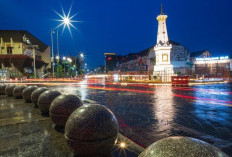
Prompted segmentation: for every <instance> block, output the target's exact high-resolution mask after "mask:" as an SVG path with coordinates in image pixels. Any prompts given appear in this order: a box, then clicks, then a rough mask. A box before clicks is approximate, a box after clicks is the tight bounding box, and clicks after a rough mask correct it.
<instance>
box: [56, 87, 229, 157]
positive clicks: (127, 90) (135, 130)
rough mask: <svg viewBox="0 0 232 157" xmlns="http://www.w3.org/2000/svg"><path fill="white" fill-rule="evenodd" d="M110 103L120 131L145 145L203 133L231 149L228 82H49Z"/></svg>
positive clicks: (205, 136)
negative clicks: (180, 85) (169, 138)
mask: <svg viewBox="0 0 232 157" xmlns="http://www.w3.org/2000/svg"><path fill="white" fill-rule="evenodd" d="M52 88H54V89H57V90H59V91H61V92H62V93H73V94H78V95H79V96H80V97H81V98H82V99H83V100H84V99H90V100H93V101H95V102H96V103H99V104H102V105H105V106H107V107H109V108H110V109H111V110H112V111H113V113H114V114H115V115H116V117H117V119H118V122H119V125H120V132H121V133H122V134H123V135H125V136H127V137H128V138H130V139H131V140H133V141H135V142H136V143H138V144H139V145H141V146H143V147H147V146H148V145H150V144H151V143H153V142H155V141H157V140H159V139H162V138H165V137H169V136H177V135H181V136H190V137H194V138H198V139H202V140H204V141H206V142H208V143H211V144H213V145H214V146H216V147H219V148H221V149H223V150H224V151H225V152H227V153H228V154H230V155H232V152H231V148H232V92H231V91H232V85H231V84H213V85H197V86H190V87H172V86H161V85H158V86H148V85H133V84H132V85H130V84H128V85H127V86H126V85H123V86H121V85H112V84H111V85H99V84H98V85H94V84H92V85H86V84H83V85H81V86H76V87H75V86H73V85H72V86H70V87H67V86H66V87H59V86H56V87H52Z"/></svg>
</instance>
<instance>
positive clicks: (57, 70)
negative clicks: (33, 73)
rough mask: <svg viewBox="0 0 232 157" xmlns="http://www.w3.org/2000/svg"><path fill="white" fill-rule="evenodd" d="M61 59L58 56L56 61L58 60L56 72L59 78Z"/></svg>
mask: <svg viewBox="0 0 232 157" xmlns="http://www.w3.org/2000/svg"><path fill="white" fill-rule="evenodd" d="M59 59H60V57H59V56H56V60H57V66H56V67H57V68H56V72H57V78H58V77H59V76H60V75H59Z"/></svg>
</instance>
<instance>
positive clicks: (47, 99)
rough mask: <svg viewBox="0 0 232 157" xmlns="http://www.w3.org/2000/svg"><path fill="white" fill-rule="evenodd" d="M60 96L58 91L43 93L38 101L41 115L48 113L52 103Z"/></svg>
mask: <svg viewBox="0 0 232 157" xmlns="http://www.w3.org/2000/svg"><path fill="white" fill-rule="evenodd" d="M59 95H61V93H60V92H58V91H53V90H47V91H45V92H43V93H42V94H41V95H40V96H39V99H38V107H39V109H40V111H41V112H42V113H46V114H47V113H49V108H50V105H51V103H52V101H53V100H54V99H55V98H56V97H58V96H59Z"/></svg>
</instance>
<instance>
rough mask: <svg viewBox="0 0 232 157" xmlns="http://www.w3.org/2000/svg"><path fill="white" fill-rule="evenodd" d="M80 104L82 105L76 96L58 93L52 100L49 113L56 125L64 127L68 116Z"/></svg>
mask: <svg viewBox="0 0 232 157" xmlns="http://www.w3.org/2000/svg"><path fill="white" fill-rule="evenodd" d="M80 106H82V102H81V100H80V98H79V97H78V96H76V95H72V94H69V95H60V96H58V97H56V98H55V99H54V100H53V101H52V104H51V106H50V108H49V114H50V117H51V119H52V121H53V122H54V123H55V124H56V126H58V127H64V126H65V124H66V122H67V120H68V117H69V116H70V115H71V114H72V113H73V111H75V110H76V109H77V108H78V107H80Z"/></svg>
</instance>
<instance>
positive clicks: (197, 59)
mask: <svg viewBox="0 0 232 157" xmlns="http://www.w3.org/2000/svg"><path fill="white" fill-rule="evenodd" d="M227 59H229V57H228V56H223V57H207V58H196V61H215V60H227Z"/></svg>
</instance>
